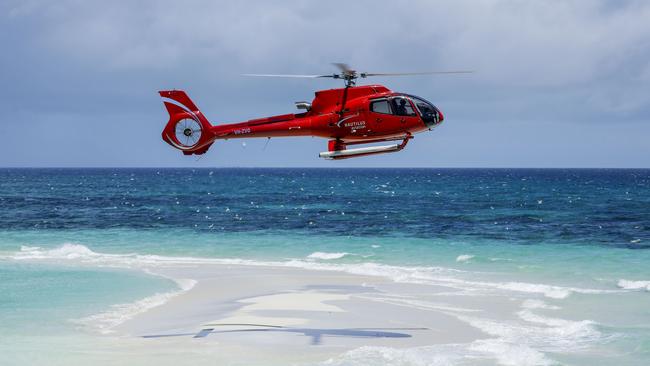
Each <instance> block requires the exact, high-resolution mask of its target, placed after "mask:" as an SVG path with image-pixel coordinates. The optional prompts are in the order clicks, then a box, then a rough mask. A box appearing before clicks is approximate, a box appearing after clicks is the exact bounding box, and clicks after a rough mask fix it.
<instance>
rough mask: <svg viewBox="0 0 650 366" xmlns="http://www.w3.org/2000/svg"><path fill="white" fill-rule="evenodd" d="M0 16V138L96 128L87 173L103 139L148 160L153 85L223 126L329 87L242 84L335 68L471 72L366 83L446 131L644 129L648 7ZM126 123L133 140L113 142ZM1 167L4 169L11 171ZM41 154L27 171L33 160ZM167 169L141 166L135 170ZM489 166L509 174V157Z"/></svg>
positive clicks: (17, 8) (102, 159)
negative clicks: (412, 105) (433, 110)
mask: <svg viewBox="0 0 650 366" xmlns="http://www.w3.org/2000/svg"><path fill="white" fill-rule="evenodd" d="M0 10H1V12H0V14H2V15H0V40H2V42H3V45H5V49H7V50H11V52H4V53H3V55H1V56H0V67H1V68H2V69H3V70H4V72H3V73H1V74H0V82H1V83H2V85H10V86H11V87H10V88H4V89H3V90H2V91H0V97H1V101H0V107H3V110H11V111H12V115H14V117H13V118H12V119H9V118H7V117H4V118H3V119H2V120H1V121H0V126H1V128H2V129H3V131H6V132H7V133H17V132H18V131H16V130H17V129H19V128H20V129H22V130H25V129H27V130H28V131H29V133H30V134H32V135H39V136H44V137H45V136H48V134H51V131H50V129H52V130H53V129H55V128H57V124H65V125H66V126H68V128H69V131H68V133H69V134H77V135H79V134H81V133H87V131H85V129H84V128H79V127H78V126H79V124H82V123H86V124H87V123H93V124H94V125H96V126H97V127H96V128H97V129H98V130H103V131H104V132H105V133H103V134H98V135H97V136H87V135H84V136H77V135H76V136H75V137H74V138H81V139H82V140H83V141H90V142H89V144H90V145H92V146H101V145H106V151H105V152H103V153H102V154H97V155H96V156H97V158H96V160H93V156H92V155H91V156H86V157H84V162H85V164H91V165H92V164H93V161H95V162H96V164H108V163H110V162H111V161H124V160H127V155H125V154H126V152H125V151H123V150H120V149H115V150H114V151H111V150H110V144H106V142H105V141H103V140H102V135H118V136H121V137H120V138H121V139H122V141H126V142H127V144H128V145H136V144H138V146H143V145H142V144H143V143H144V144H145V145H144V146H148V147H150V148H151V149H153V146H158V145H156V144H160V141H158V137H159V136H158V133H159V131H155V129H156V128H157V129H159V128H162V124H163V123H164V121H163V119H165V117H164V112H162V110H161V107H160V105H159V101H158V100H157V96H156V95H155V91H156V90H158V89H163V88H168V87H178V88H184V89H187V90H188V91H190V94H191V95H192V96H193V98H195V99H197V100H196V101H197V103H198V104H199V105H200V106H201V107H202V109H204V112H205V113H206V114H207V115H208V116H214V119H215V120H217V121H220V122H221V121H235V120H239V119H246V118H253V117H256V116H263V115H270V114H275V113H286V112H288V110H290V108H292V102H293V101H294V100H303V99H309V97H310V96H311V95H313V94H312V93H313V91H314V90H317V89H324V88H331V87H337V86H338V84H333V83H332V82H331V81H317V82H313V81H304V80H257V79H256V80H250V79H245V78H242V77H241V76H239V74H241V73H246V72H269V73H291V72H294V73H328V72H333V71H334V70H333V68H332V67H331V65H330V64H329V63H330V62H337V61H346V62H349V63H350V64H351V65H353V66H355V67H357V68H359V69H362V70H368V71H379V72H382V71H397V72H399V71H420V70H449V69H474V70H476V73H475V74H473V75H471V76H457V77H446V76H441V77H436V78H429V77H424V78H413V79H408V78H404V79H382V80H376V81H375V82H381V83H385V84H387V85H389V86H390V87H391V88H392V89H394V90H400V91H408V92H411V93H414V94H418V95H422V96H424V97H426V98H430V99H433V100H434V101H435V102H436V103H438V104H440V105H441V106H442V107H443V110H444V111H445V112H446V115H447V117H448V122H450V124H451V123H453V122H452V121H453V120H465V121H474V122H481V121H482V122H483V123H492V124H493V125H492V128H491V129H489V131H492V133H494V134H497V133H499V134H512V133H514V132H513V130H505V129H504V127H503V126H504V125H506V124H510V123H520V124H521V125H522V126H526V125H529V124H534V125H535V126H537V125H539V124H540V123H546V122H553V123H554V126H558V124H559V125H560V126H561V125H562V124H578V125H579V126H583V127H581V128H583V129H585V132H584V133H585V134H587V135H588V134H589V133H590V132H589V128H586V126H590V125H592V124H594V123H606V122H612V121H615V122H616V123H629V124H632V125H634V124H640V123H647V122H646V121H647V115H648V114H649V113H650V96H649V94H648V93H647V90H646V89H647V83H648V80H650V76H649V75H650V71H649V70H650V22H648V21H647V19H650V3H648V2H646V1H605V0H601V1H580V0H575V1H568V0H560V1H553V2H531V1H523V0H481V1H469V0H465V1H444V2H443V1H390V2H377V1H355V2H343V1H333V2H327V3H324V2H305V1H297V0H295V1H284V2H283V3H282V5H278V4H277V3H272V2H264V1H246V2H214V1H207V0H199V1H189V2H179V1H152V0H151V1H149V0H147V1H114V2H95V1H76V0H75V1H73V0H62V1H57V2H48V1H12V0H10V1H6V2H3V4H2V5H0ZM15 120H20V121H21V125H20V127H16V126H15V123H13V121H15ZM487 121H493V122H487ZM500 122H504V123H500ZM505 122H507V123H505ZM124 125H128V126H129V128H130V129H131V131H132V134H128V133H126V134H120V132H121V131H122V130H123V128H124ZM37 126H38V127H37ZM74 126H77V128H75V127H74ZM448 127H449V128H456V129H457V131H459V132H460V134H459V136H462V134H463V133H465V134H471V133H473V130H472V129H471V128H470V127H468V126H467V125H460V126H455V127H451V126H443V127H442V128H448ZM628 130H629V131H632V130H633V128H632V129H628ZM75 131H78V132H75ZM517 131H518V130H517ZM531 131H532V130H531ZM519 133H522V132H519ZM599 133H600V132H599ZM145 137H146V138H145ZM149 137H151V138H150V139H149ZM143 138H144V140H143ZM459 138H460V137H459ZM93 141H95V142H96V143H95V144H93ZM142 141H144V142H142ZM586 141H589V139H587V140H586ZM577 143H580V142H577ZM584 143H586V142H584ZM30 144H31V142H30V141H27V142H21V143H13V142H12V143H9V144H5V145H3V147H2V149H3V150H6V151H8V149H10V148H11V149H16V150H18V151H23V150H24V151H27V150H30V151H31V150H34V149H39V148H42V149H50V150H51V149H59V150H60V151H62V153H61V156H59V157H58V158H57V159H61V161H62V162H65V163H70V164H74V162H75V161H80V159H79V157H77V156H76V155H75V154H74V153H71V151H68V150H66V148H63V147H61V146H60V145H57V144H55V143H54V142H49V143H48V140H47V138H41V139H39V145H38V146H36V145H30ZM292 144H294V143H293V142H292V143H288V144H287V145H292ZM309 144H311V143H309ZM309 144H302V145H300V144H298V145H296V146H300V147H301V148H304V147H305V146H307V145H309ZM321 144H322V145H324V142H322V141H321ZM309 146H311V145H309ZM409 148H410V146H409ZM513 148H520V147H516V146H513ZM538 148H542V147H538ZM589 148H593V147H589ZM287 149H289V148H287ZM287 149H279V150H278V152H277V153H271V156H272V157H273V158H274V159H277V161H279V162H282V163H283V164H288V165H291V164H292V162H293V163H296V164H298V163H300V164H303V165H304V164H305V161H306V160H300V162H298V160H296V159H295V158H294V157H291V156H287V155H290V154H286V152H287ZM428 149H429V150H431V151H434V150H435V147H433V146H432V147H429V148H428ZM546 149H552V142H551V143H550V145H549V146H548V147H546ZM146 151H147V149H146V148H144V149H142V148H141V149H139V152H141V153H146ZM471 151H472V150H471V148H470V152H471ZM477 151H478V150H477ZM477 153H478V152H477ZM2 155H5V157H3V158H1V159H4V160H0V164H2V163H3V162H4V164H12V163H13V161H12V160H10V158H7V157H6V155H7V154H2ZM39 156H40V155H38V154H36V155H35V156H33V160H34V162H37V161H43V160H42V159H43V158H42V156H40V157H39ZM39 159H41V160H39ZM382 159H386V160H385V161H390V159H391V158H389V157H385V158H384V157H382V158H379V160H377V161H378V162H379V164H381V162H382V161H384V160H382ZM179 161H180V160H168V158H166V157H165V158H164V159H159V158H157V157H156V156H149V157H143V158H142V159H141V160H139V163H142V164H150V165H156V164H170V163H171V164H176V163H177V162H179ZM251 161H252V162H254V160H251ZM309 161H311V160H309ZM366 161H368V160H366ZM449 162H450V163H453V160H449ZM50 163H51V161H50V160H48V164H50ZM428 163H429V161H428V160H426V159H418V160H416V165H417V164H428ZM307 164H308V163H307ZM345 164H348V163H345ZM350 164H356V163H350ZM361 164H363V162H362V163H361ZM485 164H490V165H503V164H505V165H507V164H508V159H507V158H505V157H499V158H498V160H495V161H493V162H491V163H490V162H485ZM518 164H519V163H518Z"/></svg>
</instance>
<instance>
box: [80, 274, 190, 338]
mask: <svg viewBox="0 0 650 366" xmlns="http://www.w3.org/2000/svg"><path fill="white" fill-rule="evenodd" d="M176 283H177V284H178V286H179V287H180V290H177V291H171V292H164V293H157V294H154V295H152V296H149V297H145V298H143V299H140V300H137V301H135V302H132V303H126V304H116V305H112V306H111V307H110V309H109V310H107V311H105V312H102V313H99V314H94V315H91V316H88V317H85V318H82V319H76V320H73V322H75V323H77V324H81V325H84V326H89V327H91V328H93V329H97V330H99V332H100V333H103V334H108V333H112V332H113V328H115V327H116V326H118V325H120V324H122V323H124V322H125V321H127V320H129V319H132V318H133V317H135V316H136V315H138V314H142V313H144V312H146V311H148V310H151V309H153V308H155V307H158V306H161V305H163V304H165V303H166V302H168V301H169V300H171V299H172V298H174V297H176V296H178V295H180V294H182V293H184V292H186V291H189V290H190V289H191V288H192V287H194V285H196V283H197V282H196V281H195V280H192V279H181V280H176Z"/></svg>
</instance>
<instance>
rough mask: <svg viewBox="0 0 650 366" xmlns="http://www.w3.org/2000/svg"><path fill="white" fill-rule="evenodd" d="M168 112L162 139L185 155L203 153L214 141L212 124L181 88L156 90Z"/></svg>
mask: <svg viewBox="0 0 650 366" xmlns="http://www.w3.org/2000/svg"><path fill="white" fill-rule="evenodd" d="M158 93H159V94H160V96H161V97H162V98H163V102H164V104H165V108H167V112H168V113H169V121H168V122H167V124H166V125H165V128H164V129H163V131H162V139H163V141H165V142H167V143H168V144H170V145H171V146H173V147H175V148H176V149H178V150H181V151H182V152H183V154H185V155H191V154H203V153H205V152H206V151H207V150H208V148H209V147H210V145H212V143H213V142H214V133H213V132H212V125H211V124H210V122H208V119H207V118H205V116H204V115H203V113H201V111H200V110H199V108H198V107H197V106H196V105H195V104H194V102H192V100H191V99H190V97H188V96H187V94H185V92H184V91H182V90H163V91H160V92H158Z"/></svg>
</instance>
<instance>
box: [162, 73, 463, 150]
mask: <svg viewBox="0 0 650 366" xmlns="http://www.w3.org/2000/svg"><path fill="white" fill-rule="evenodd" d="M334 65H336V66H337V67H338V68H339V70H340V73H338V74H329V75H275V74H246V75H245V76H265V77H292V78H333V79H342V80H343V81H344V82H345V88H340V89H329V90H321V91H317V92H316V93H315V94H316V96H315V98H314V100H313V101H312V102H311V103H308V102H296V107H297V108H298V109H303V110H305V112H303V113H297V114H293V113H291V114H283V115H280V116H273V117H266V118H258V119H252V120H249V121H246V122H240V123H231V124H223V125H215V126H213V125H211V124H210V122H208V119H207V118H206V117H205V116H204V115H203V113H201V111H200V110H199V109H198V107H197V106H196V105H195V104H194V102H192V100H191V99H190V98H189V97H188V96H187V94H185V92H184V91H182V90H166V91H160V92H159V93H160V96H161V97H163V100H164V103H165V107H166V108H167V111H168V112H169V122H167V125H166V126H165V128H164V130H163V132H162V138H163V140H164V141H165V142H167V143H168V144H170V145H171V146H173V147H175V148H177V149H178V150H181V151H182V152H183V154H185V155H192V154H197V155H199V154H204V153H205V152H206V151H207V150H208V149H209V148H210V146H211V145H212V144H213V143H214V141H215V140H219V139H224V140H227V139H240V138H253V137H267V138H271V137H288V136H318V137H323V138H327V139H329V143H328V151H326V152H322V153H320V154H319V156H320V157H321V158H325V159H346V158H352V157H359V156H367V155H373V154H383V153H390V152H396V151H400V150H402V149H403V148H404V147H405V146H406V144H407V143H408V142H409V140H410V139H412V138H413V135H414V134H416V133H418V132H423V131H427V130H431V129H433V128H434V127H436V126H438V125H439V124H440V123H441V122H442V121H443V120H444V116H443V114H442V112H441V111H440V110H439V109H438V108H436V107H435V106H434V105H433V104H431V103H430V102H428V101H426V100H424V99H422V98H420V97H416V96H414V95H409V94H404V93H396V92H393V91H391V90H390V89H388V88H386V87H385V86H383V85H364V86H356V80H357V79H358V78H367V77H371V76H399V75H425V74H460V73H469V72H471V71H442V72H415V73H366V72H357V71H355V70H353V69H351V68H350V67H349V66H347V65H346V64H341V63H337V64H334ZM386 141H400V142H399V143H396V144H391V145H382V146H370V147H362V148H354V149H348V148H347V147H348V146H349V145H358V144H373V143H378V142H386Z"/></svg>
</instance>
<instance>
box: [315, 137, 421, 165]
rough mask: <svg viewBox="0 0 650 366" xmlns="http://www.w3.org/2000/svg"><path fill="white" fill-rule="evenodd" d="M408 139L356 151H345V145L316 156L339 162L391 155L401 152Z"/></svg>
mask: <svg viewBox="0 0 650 366" xmlns="http://www.w3.org/2000/svg"><path fill="white" fill-rule="evenodd" d="M410 139H411V137H410V136H409V137H407V138H405V139H404V140H403V141H402V142H401V143H400V144H392V145H381V146H369V147H360V148H356V149H345V145H343V149H341V150H332V151H324V152H322V153H320V154H318V156H319V157H321V158H323V159H327V160H340V159H349V158H356V157H360V156H368V155H375V154H386V153H392V152H397V151H400V150H402V149H403V148H404V147H405V146H406V144H407V143H408V141H409V140H410Z"/></svg>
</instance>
